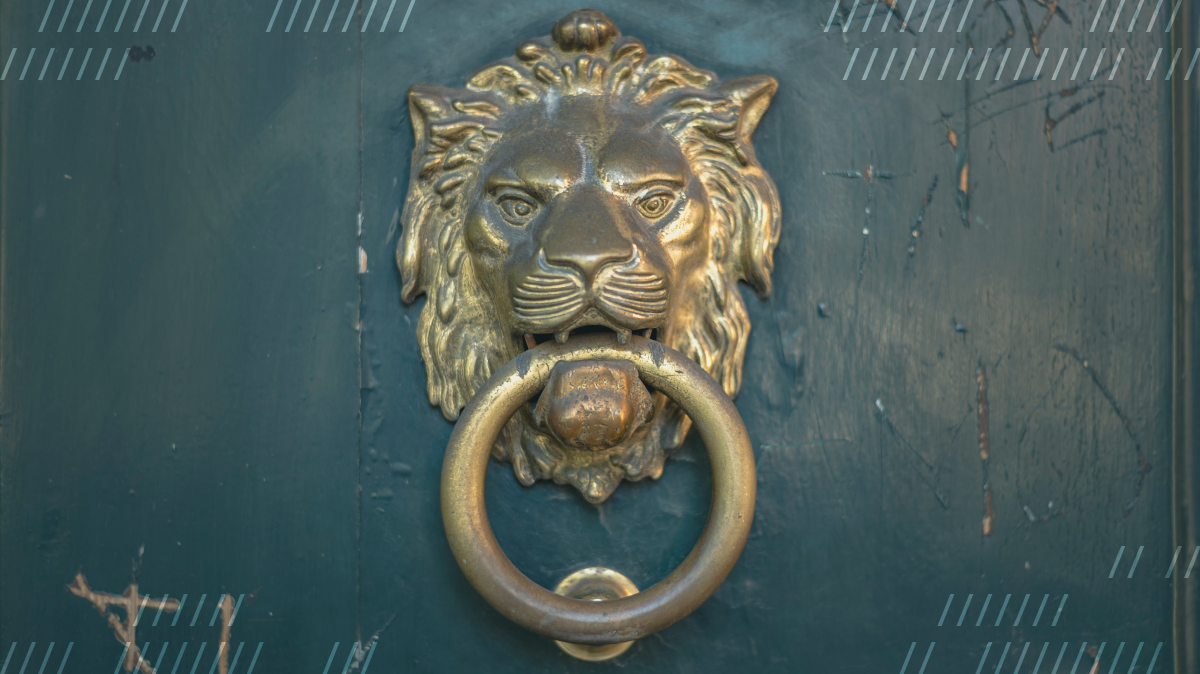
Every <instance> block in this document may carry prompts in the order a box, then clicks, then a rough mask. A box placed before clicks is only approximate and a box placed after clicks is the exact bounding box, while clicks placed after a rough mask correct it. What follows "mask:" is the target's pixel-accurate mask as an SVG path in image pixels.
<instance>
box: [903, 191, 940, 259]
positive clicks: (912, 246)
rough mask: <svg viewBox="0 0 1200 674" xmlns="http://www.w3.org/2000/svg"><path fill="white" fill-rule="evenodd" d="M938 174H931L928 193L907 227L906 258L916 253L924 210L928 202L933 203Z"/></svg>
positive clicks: (923, 219) (923, 220)
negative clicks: (931, 178)
mask: <svg viewBox="0 0 1200 674" xmlns="http://www.w3.org/2000/svg"><path fill="white" fill-rule="evenodd" d="M937 184H938V174H936V173H934V174H933V182H932V183H930V184H929V191H928V192H926V193H925V200H924V201H922V202H921V208H920V210H918V211H917V217H915V218H913V221H912V223H911V224H910V225H909V226H908V229H909V239H908V256H909V257H910V258H911V257H912V256H913V255H915V254H916V252H917V239H918V238H920V236H921V224H922V223H924V222H925V209H926V208H929V202H931V201H933V191H934V190H936V189H937Z"/></svg>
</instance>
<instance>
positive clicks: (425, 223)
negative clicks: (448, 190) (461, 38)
mask: <svg viewBox="0 0 1200 674" xmlns="http://www.w3.org/2000/svg"><path fill="white" fill-rule="evenodd" d="M441 89H442V87H437V86H432V85H423V84H417V85H414V86H412V87H411V88H409V90H408V114H409V117H410V118H411V120H412V127H413V139H414V141H415V143H414V145H413V156H412V170H411V174H410V176H409V187H408V194H409V197H408V199H406V200H405V202H404V213H403V215H401V217H400V223H401V226H402V228H403V236H402V239H401V242H400V247H399V248H397V249H396V263H397V264H398V265H399V266H400V278H401V284H402V285H401V299H403V300H404V301H405V302H412V301H413V300H415V299H416V298H417V297H418V296H419V295H420V294H421V293H423V292H425V288H426V286H427V283H426V282H425V275H426V274H427V273H428V272H429V271H431V270H426V269H425V262H426V257H427V255H429V254H432V252H433V251H432V250H426V249H427V248H429V247H430V246H431V244H432V242H431V241H430V238H431V235H432V234H433V233H432V232H430V231H428V230H429V228H430V227H431V226H432V223H431V222H430V221H431V220H432V217H431V216H432V215H433V209H434V207H435V205H436V203H437V198H436V195H435V194H434V193H433V191H432V190H431V189H429V186H428V185H426V184H423V182H424V181H422V173H423V172H424V171H425V165H426V163H427V161H428V159H429V157H428V155H429V154H430V150H431V148H430V146H429V140H430V133H429V126H430V124H431V123H433V122H436V121H437V120H439V119H443V118H445V117H446V116H447V115H448V114H449V113H450V112H451V111H452V110H453V108H452V107H451V103H450V101H449V100H448V99H447V98H446V96H444V95H443V94H442V91H441ZM432 149H434V150H436V149H438V148H432Z"/></svg>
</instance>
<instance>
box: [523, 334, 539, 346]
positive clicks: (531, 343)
mask: <svg viewBox="0 0 1200 674" xmlns="http://www.w3.org/2000/svg"><path fill="white" fill-rule="evenodd" d="M535 346H537V340H536V339H534V338H533V335H531V334H529V333H528V332H527V333H525V348H527V349H532V348H533V347H535Z"/></svg>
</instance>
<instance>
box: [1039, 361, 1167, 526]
mask: <svg viewBox="0 0 1200 674" xmlns="http://www.w3.org/2000/svg"><path fill="white" fill-rule="evenodd" d="M1054 348H1055V349H1058V350H1059V351H1061V352H1063V353H1065V354H1067V355H1069V356H1071V357H1072V358H1074V359H1075V361H1076V362H1077V363H1079V364H1080V365H1082V366H1083V369H1084V371H1085V372H1087V373H1088V376H1089V377H1091V378H1092V383H1093V384H1095V385H1096V388H1098V389H1100V393H1101V394H1102V395H1103V396H1104V399H1105V400H1107V401H1108V404H1109V406H1110V407H1111V408H1112V411H1113V412H1114V413H1115V414H1116V415H1117V418H1118V419H1120V420H1121V424H1122V425H1123V426H1125V433H1126V434H1128V435H1129V439H1130V440H1133V450H1134V453H1135V454H1136V455H1137V459H1138V481H1137V489H1136V491H1135V492H1134V495H1133V499H1132V500H1130V501H1129V503H1128V504H1127V505H1126V506H1125V508H1124V510H1123V513H1124V516H1125V517H1129V513H1130V512H1132V511H1133V505H1134V504H1135V503H1137V500H1138V498H1140V497H1141V495H1142V486H1143V485H1144V484H1145V482H1146V475H1147V474H1148V473H1149V472H1150V471H1152V470H1154V464H1152V463H1150V462H1148V461H1146V458H1145V457H1144V456H1142V443H1141V442H1140V441H1139V440H1138V437H1137V433H1135V432H1134V430H1133V424H1132V423H1131V422H1130V421H1129V417H1127V416H1125V413H1124V412H1122V411H1121V406H1120V405H1118V404H1117V398H1116V396H1114V395H1113V394H1112V391H1109V390H1108V387H1107V386H1105V385H1104V384H1103V383H1101V381H1100V376H1099V375H1097V374H1096V369H1095V368H1094V367H1092V364H1091V363H1090V362H1089V361H1088V359H1087V357H1086V356H1084V355H1083V354H1082V353H1080V352H1079V350H1078V349H1076V348H1074V347H1071V346H1068V345H1066V344H1055V345H1054Z"/></svg>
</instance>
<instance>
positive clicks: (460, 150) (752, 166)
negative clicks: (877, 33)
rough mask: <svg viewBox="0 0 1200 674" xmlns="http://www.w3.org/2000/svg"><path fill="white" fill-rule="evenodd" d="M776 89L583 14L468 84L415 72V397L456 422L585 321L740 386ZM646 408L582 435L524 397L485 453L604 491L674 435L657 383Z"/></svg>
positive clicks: (761, 271)
mask: <svg viewBox="0 0 1200 674" xmlns="http://www.w3.org/2000/svg"><path fill="white" fill-rule="evenodd" d="M776 88H777V84H776V82H775V80H774V79H772V78H771V77H768V76H752V77H741V78H737V79H732V80H728V81H724V82H722V81H721V80H720V79H718V78H717V76H716V75H715V74H713V73H711V72H709V71H707V70H702V69H700V68H697V67H695V66H692V65H691V64H689V63H688V62H686V61H684V60H683V59H681V58H679V57H677V56H670V55H649V54H647V52H646V49H645V47H644V46H643V45H642V43H641V42H640V41H638V40H637V39H634V38H631V37H624V36H622V35H621V33H620V31H618V30H617V27H616V26H615V25H614V24H613V22H612V21H611V20H610V19H609V18H608V17H606V16H605V15H603V14H601V13H600V12H597V11H594V10H580V11H578V12H575V13H573V14H571V15H569V16H567V17H566V18H564V19H562V20H561V21H559V22H558V23H556V24H555V25H554V28H553V31H552V33H551V35H550V36H548V37H543V38H538V39H533V40H530V41H528V42H525V43H524V44H522V45H521V46H519V47H518V48H517V49H516V54H515V56H514V57H510V58H507V59H504V60H501V61H499V62H496V63H493V64H491V65H488V66H486V67H484V68H483V69H482V70H479V71H478V72H476V73H475V74H474V75H473V76H472V77H471V78H470V79H469V80H468V82H467V84H466V87H465V88H463V89H452V88H447V87H441V86H436V85H429V84H419V85H416V86H413V87H412V88H411V89H410V90H409V93H408V103H409V113H410V115H411V119H412V126H413V133H414V136H415V140H416V147H415V149H414V151H413V159H412V171H411V179H410V183H409V191H408V197H407V200H406V201H405V204H404V212H403V215H402V218H401V222H402V224H403V232H404V234H403V238H402V241H401V243H400V247H399V249H398V250H397V253H396V258H397V263H398V265H399V267H400V272H401V276H402V293H403V300H404V301H405V302H413V301H414V300H416V298H417V297H418V296H420V295H422V294H424V295H425V296H426V304H425V306H424V308H423V309H422V311H421V317H420V320H419V324H418V327H417V337H418V342H419V345H420V349H421V356H422V358H423V359H424V362H425V367H426V372H427V375H428V394H429V400H430V402H431V403H432V404H433V405H436V406H438V407H440V408H441V411H442V414H443V415H445V417H446V418H447V419H449V420H451V421H453V420H455V419H457V418H458V415H459V413H460V412H461V411H462V409H463V408H464V407H465V406H466V404H467V402H468V401H469V400H470V399H471V397H472V395H473V394H474V393H475V391H476V390H477V389H478V388H479V387H480V386H481V385H482V384H483V383H484V382H485V381H486V380H487V379H488V378H489V377H490V376H491V374H492V373H493V372H494V371H495V370H496V369H497V368H498V367H500V366H501V365H503V364H504V363H506V362H508V361H509V360H511V359H513V358H515V357H516V356H517V355H519V354H520V353H521V352H522V351H523V350H525V349H526V348H528V347H529V346H532V345H534V344H536V343H537V342H540V341H544V340H545V339H549V338H555V339H558V340H560V341H566V340H568V339H569V338H570V334H571V332H572V331H575V332H579V331H599V330H606V331H613V332H616V333H617V334H618V336H619V338H620V339H622V341H623V340H624V339H625V338H627V337H628V336H629V335H630V334H631V333H633V332H636V333H638V334H642V335H645V336H648V337H653V338H655V339H657V340H658V341H660V342H662V343H663V344H665V345H667V346H670V347H672V348H674V349H676V350H678V351H680V352H682V353H684V354H685V355H687V356H688V357H689V358H692V359H693V360H695V361H696V362H697V363H699V364H700V365H701V366H702V367H703V368H704V369H705V370H706V371H707V372H708V373H709V374H710V375H711V376H712V377H713V378H714V379H715V380H716V381H717V382H718V383H720V384H721V386H722V387H723V388H724V390H725V392H726V393H727V394H729V395H730V396H734V395H736V394H737V392H738V389H739V387H740V386H741V374H742V360H743V357H744V354H745V348H746V340H747V337H748V335H749V331H750V321H749V317H748V315H747V313H746V308H745V306H744V304H743V301H742V297H741V294H740V292H739V291H738V288H737V283H738V281H745V282H747V283H749V284H750V285H751V286H753V287H754V288H755V289H756V290H757V291H758V293H759V295H760V296H763V297H765V296H766V295H767V294H769V293H770V290H771V270H772V266H773V263H772V254H773V251H774V249H775V245H776V243H777V242H778V239H779V196H778V193H777V191H776V189H775V184H774V183H773V182H772V180H771V178H770V177H769V176H768V175H767V174H766V173H765V172H764V171H763V169H762V167H761V166H760V165H759V163H758V160H757V159H756V157H755V153H754V147H753V145H752V144H751V135H752V134H753V132H754V129H755V127H757V126H758V123H759V121H760V120H761V118H762V116H763V114H764V113H765V112H766V109H767V107H768V105H769V104H770V101H771V98H772V96H773V95H774V93H775V90H776ZM589 367H593V366H589ZM593 369H594V367H593ZM588 372H591V370H588V371H586V372H584V373H582V374H578V376H580V377H584V376H591V375H588V374H587V373H588ZM596 376H599V377H600V378H601V380H603V381H614V382H616V381H620V382H624V381H625V380H624V379H622V378H621V375H620V373H615V374H611V376H610V374H604V373H601V374H599V375H596ZM635 379H636V377H635ZM598 381H599V380H598ZM599 386H601V387H603V386H604V384H599ZM613 386H617V384H613ZM638 386H640V384H638ZM619 387H620V391H622V392H623V391H625V390H626V389H627V388H630V387H627V386H626V384H625V383H621V384H620V385H619ZM613 390H614V391H615V390H616V389H613ZM630 390H632V388H630ZM620 395H624V393H621V394H620ZM620 395H618V394H616V393H614V394H613V396H610V397H611V398H612V399H614V400H617V401H618V402H619V401H620V400H622V398H621V397H620ZM630 395H633V394H630ZM639 395H640V394H639ZM614 396H615V397H614ZM543 407H544V406H539V409H541V408H543ZM624 409H632V408H631V407H629V405H625V408H624ZM638 409H642V408H638ZM645 410H646V413H645V414H642V413H640V412H639V413H638V415H637V417H638V418H636V419H632V421H629V423H630V424H632V425H631V426H629V430H628V432H624V433H623V434H622V435H621V436H620V437H619V438H618V439H616V440H613V441H612V442H610V443H602V444H600V445H597V446H591V447H580V446H579V443H578V442H572V441H571V440H570V438H564V437H563V434H562V432H559V431H556V430H555V429H561V428H565V427H570V424H569V423H566V422H563V423H558V424H557V425H555V424H550V425H547V422H546V420H545V419H544V418H543V416H542V415H541V413H540V412H539V413H537V414H535V413H534V410H533V409H532V406H526V408H524V409H523V410H522V411H521V412H519V413H518V414H517V415H515V416H514V418H513V419H512V420H510V422H509V423H508V425H507V426H506V427H505V429H504V431H503V433H502V434H501V437H500V438H499V439H498V440H497V442H496V446H495V448H494V450H493V453H494V456H496V457H497V458H499V459H501V460H506V461H509V462H511V463H512V465H513V470H514V472H515V473H516V476H517V478H518V479H519V480H520V481H521V483H522V484H525V485H530V484H533V482H534V481H535V480H538V479H553V480H554V481H555V482H558V483H560V484H571V485H573V486H575V487H576V488H578V489H579V490H580V492H582V494H583V495H584V497H585V498H587V499H588V500H589V501H591V502H599V501H602V500H604V499H605V498H607V497H608V495H609V494H610V493H612V491H613V489H615V488H616V486H617V485H618V484H619V483H620V481H621V480H622V479H628V480H640V479H642V478H644V477H652V478H657V477H659V476H660V475H661V474H662V469H663V461H664V459H665V458H666V456H667V455H668V454H669V453H670V452H671V451H672V450H674V449H676V448H678V447H679V445H680V444H681V443H682V442H683V439H684V436H685V435H686V434H687V431H688V429H689V427H690V420H689V419H688V418H687V417H686V415H684V414H683V413H682V411H681V410H680V409H679V408H678V407H677V406H676V405H675V404H674V403H672V402H671V401H669V400H667V399H666V398H665V397H664V396H662V395H661V394H657V393H656V394H654V395H653V403H652V404H651V405H648V406H647V407H646V408H645ZM600 411H601V412H603V413H604V414H608V415H609V416H612V414H615V412H613V411H612V410H607V409H606V410H600ZM593 412H595V410H593ZM626 416H628V415H626ZM559 421H562V420H559ZM567 421H570V420H567ZM564 424H565V425H564ZM614 437H616V436H615V435H614ZM614 443H615V444H614Z"/></svg>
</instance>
